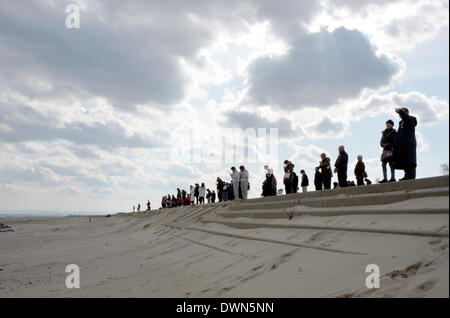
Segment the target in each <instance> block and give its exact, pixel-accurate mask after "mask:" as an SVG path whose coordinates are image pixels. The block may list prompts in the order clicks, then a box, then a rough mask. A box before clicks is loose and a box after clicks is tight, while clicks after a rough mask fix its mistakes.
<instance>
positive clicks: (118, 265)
mask: <svg viewBox="0 0 450 318" xmlns="http://www.w3.org/2000/svg"><path fill="white" fill-rule="evenodd" d="M430 206H433V207H447V208H448V196H446V197H433V198H420V199H414V200H407V201H403V202H399V203H394V204H390V205H385V206H377V208H388V207H389V208H391V209H392V208H406V209H408V208H414V209H417V208H421V207H423V208H426V207H430ZM301 208H302V207H299V209H301ZM359 208H361V207H359ZM373 208H374V207H373V206H371V207H367V210H368V211H370V209H373ZM221 209H223V208H222V207H220V206H219V205H217V206H216V207H209V208H206V209H205V207H203V208H191V207H189V208H179V209H171V210H165V211H154V212H151V213H148V214H142V215H125V214H119V215H115V216H112V217H103V216H102V217H92V222H89V217H87V216H83V217H64V218H3V219H0V222H1V223H7V224H9V225H12V226H15V227H17V229H18V231H17V232H12V233H0V251H1V253H0V269H1V270H0V297H23V296H25V297H61V296H62V297H134V296H137V297H448V296H449V277H448V275H449V271H448V268H449V254H448V224H449V216H448V212H447V213H444V214H430V215H426V214H413V215H407V214H393V215H384V214H381V215H380V214H370V212H369V213H368V214H365V215H338V216H314V215H304V216H299V217H294V218H292V219H291V220H288V219H254V218H250V219H249V218H233V219H232V221H233V222H235V224H231V225H230V224H223V223H220V222H221V221H224V220H228V219H226V218H221V217H220V213H219V212H220V211H221ZM351 209H352V208H346V210H348V211H351ZM200 218H201V219H200ZM228 221H230V220H228ZM286 225H287V227H286ZM305 225H308V226H314V228H296V227H295V226H305ZM347 229H348V230H347ZM355 229H356V230H355ZM371 229H375V230H377V229H378V230H384V232H383V233H378V232H377V231H372V232H371V231H369V230H371ZM405 231H413V233H411V235H409V234H407V233H406V234H405V233H403V234H402V233H397V232H405ZM72 263H74V264H77V265H79V266H80V270H81V288H80V289H77V290H74V289H72V290H69V289H67V288H66V287H65V278H66V275H67V274H66V273H65V267H66V265H68V264H72ZM372 263H375V264H377V265H378V266H379V267H380V270H381V286H380V288H379V289H375V290H369V289H367V288H366V286H365V279H366V275H368V274H367V273H366V272H365V268H366V265H368V264H372Z"/></svg>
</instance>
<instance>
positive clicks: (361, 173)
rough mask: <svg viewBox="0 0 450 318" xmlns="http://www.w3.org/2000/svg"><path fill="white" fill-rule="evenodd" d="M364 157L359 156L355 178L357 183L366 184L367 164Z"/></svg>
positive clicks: (359, 184)
mask: <svg viewBox="0 0 450 318" xmlns="http://www.w3.org/2000/svg"><path fill="white" fill-rule="evenodd" d="M362 160H363V157H362V156H361V155H359V156H358V161H357V162H356V165H355V170H354V173H355V178H356V185H358V186H363V185H364V179H365V178H366V176H367V174H366V166H365V164H364V162H363V161H362Z"/></svg>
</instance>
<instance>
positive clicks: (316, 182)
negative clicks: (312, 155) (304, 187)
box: [314, 167, 323, 191]
mask: <svg viewBox="0 0 450 318" xmlns="http://www.w3.org/2000/svg"><path fill="white" fill-rule="evenodd" d="M322 181H323V178H322V174H321V173H320V167H316V174H315V175H314V186H315V187H316V191H320V190H322Z"/></svg>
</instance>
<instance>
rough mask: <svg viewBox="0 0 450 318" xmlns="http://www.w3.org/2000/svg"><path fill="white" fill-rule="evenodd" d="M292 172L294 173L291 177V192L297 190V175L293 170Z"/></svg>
mask: <svg viewBox="0 0 450 318" xmlns="http://www.w3.org/2000/svg"><path fill="white" fill-rule="evenodd" d="M292 174H293V175H294V178H293V179H292V193H297V192H298V176H297V174H296V173H295V171H293V172H292Z"/></svg>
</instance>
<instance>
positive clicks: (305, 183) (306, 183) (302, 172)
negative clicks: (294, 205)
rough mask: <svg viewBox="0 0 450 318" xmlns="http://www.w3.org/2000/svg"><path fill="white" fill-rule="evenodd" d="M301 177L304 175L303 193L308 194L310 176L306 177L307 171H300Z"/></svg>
mask: <svg viewBox="0 0 450 318" xmlns="http://www.w3.org/2000/svg"><path fill="white" fill-rule="evenodd" d="M300 173H301V175H302V184H301V186H302V192H307V191H308V186H309V179H308V176H307V175H306V172H305V170H301V171H300Z"/></svg>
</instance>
